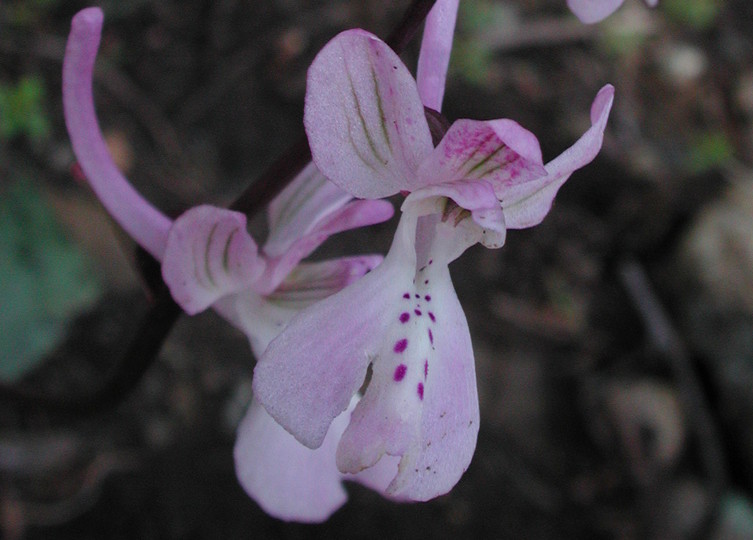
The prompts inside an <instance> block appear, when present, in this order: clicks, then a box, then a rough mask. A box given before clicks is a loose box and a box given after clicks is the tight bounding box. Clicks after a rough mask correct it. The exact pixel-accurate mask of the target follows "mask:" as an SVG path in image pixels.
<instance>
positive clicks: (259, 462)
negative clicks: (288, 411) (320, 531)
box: [234, 400, 350, 523]
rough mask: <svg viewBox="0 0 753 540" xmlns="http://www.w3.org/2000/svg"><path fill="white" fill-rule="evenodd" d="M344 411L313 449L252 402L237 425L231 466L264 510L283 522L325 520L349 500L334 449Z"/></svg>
mask: <svg viewBox="0 0 753 540" xmlns="http://www.w3.org/2000/svg"><path fill="white" fill-rule="evenodd" d="M349 416H350V413H349V412H343V413H342V414H341V415H340V416H338V417H337V418H335V420H334V421H333V422H332V426H331V428H330V430H329V433H327V436H326V437H325V438H324V441H323V443H322V445H321V446H320V447H319V448H317V449H316V450H312V449H310V448H307V447H305V446H303V445H302V444H301V443H299V442H298V441H296V440H295V438H294V437H293V436H292V435H291V434H290V433H288V432H287V431H285V430H284V429H283V428H282V427H281V426H280V425H279V424H278V423H277V422H275V421H274V420H273V419H272V417H271V416H269V414H267V412H266V411H265V410H264V407H262V406H261V405H260V404H259V402H258V401H256V400H253V401H252V402H251V406H250V407H249V409H248V412H247V413H246V416H245V417H244V418H243V420H242V421H241V424H240V427H239V428H238V438H237V440H236V443H235V450H234V456H235V470H236V474H237V476H238V480H239V481H240V483H241V485H242V486H243V489H244V490H246V493H248V495H249V496H250V497H251V498H252V499H254V500H255V501H256V502H257V503H258V504H259V506H261V507H262V508H263V509H264V511H265V512H267V513H268V514H269V515H271V516H274V517H276V518H279V519H283V520H285V521H301V522H308V523H318V522H322V521H325V520H326V519H327V518H328V517H329V516H330V515H332V514H333V513H334V512H335V510H337V509H338V508H340V506H342V505H343V504H345V501H346V500H347V499H348V494H347V493H346V492H345V489H344V488H343V486H342V482H341V480H342V475H341V474H340V472H339V471H338V470H337V466H336V465H335V449H336V447H337V443H338V441H339V439H340V435H341V434H342V432H343V430H344V429H345V426H346V425H347V423H348V418H349Z"/></svg>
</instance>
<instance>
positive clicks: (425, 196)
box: [402, 180, 507, 261]
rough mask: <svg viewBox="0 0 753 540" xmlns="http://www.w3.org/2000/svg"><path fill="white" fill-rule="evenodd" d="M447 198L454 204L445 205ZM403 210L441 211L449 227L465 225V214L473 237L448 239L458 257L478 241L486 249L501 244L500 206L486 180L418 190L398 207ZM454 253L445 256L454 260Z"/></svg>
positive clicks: (502, 227) (503, 235) (504, 234)
mask: <svg viewBox="0 0 753 540" xmlns="http://www.w3.org/2000/svg"><path fill="white" fill-rule="evenodd" d="M447 199H450V200H451V201H452V203H454V204H455V207H452V206H448V205H447V204H448V203H447ZM402 211H403V212H418V214H419V215H427V214H431V213H441V214H442V220H444V221H451V222H452V224H451V225H452V226H454V227H458V226H460V225H461V224H462V225H463V226H466V227H467V226H468V224H467V223H462V222H463V221H466V218H467V216H468V213H470V217H471V219H472V220H473V222H474V223H475V224H476V225H477V227H475V229H474V230H472V231H471V230H470V229H469V232H471V233H472V234H473V239H472V240H468V241H460V239H459V237H457V236H458V235H453V236H455V237H453V238H452V239H451V242H452V243H453V244H454V245H456V246H457V247H458V250H459V252H458V253H457V255H456V256H459V255H460V254H461V253H462V252H463V251H465V249H466V248H467V247H469V246H470V245H472V244H475V243H476V242H481V243H482V244H484V245H485V246H486V247H489V248H499V247H502V245H503V244H504V243H505V236H506V232H507V229H506V227H505V216H504V212H502V206H501V205H500V203H499V201H498V200H497V195H496V194H495V193H494V189H493V187H492V185H491V183H489V182H488V181H487V180H470V181H469V180H458V181H455V182H446V183H444V184H438V185H434V186H427V187H425V188H421V189H418V190H416V191H414V192H413V193H411V194H410V195H408V197H406V199H405V201H404V202H403V206H402ZM456 256H453V257H451V258H448V261H450V260H454V259H455V257H456Z"/></svg>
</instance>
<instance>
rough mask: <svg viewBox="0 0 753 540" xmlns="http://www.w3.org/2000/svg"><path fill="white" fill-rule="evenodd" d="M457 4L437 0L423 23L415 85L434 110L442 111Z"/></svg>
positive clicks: (426, 102) (448, 0) (455, 0)
mask: <svg viewBox="0 0 753 540" xmlns="http://www.w3.org/2000/svg"><path fill="white" fill-rule="evenodd" d="M458 4H459V0H437V2H436V3H435V4H434V7H433V8H431V11H430V12H429V15H428V16H427V17H426V23H425V25H424V35H423V37H422V39H421V53H420V54H419V55H418V69H417V70H416V84H417V85H418V94H419V95H420V96H421V101H422V102H423V104H424V105H425V106H426V107H429V108H431V109H434V110H435V111H441V110H442V99H443V98H444V87H445V81H446V80H447V67H448V66H449V64H450V52H451V51H452V38H453V34H454V33H455V20H456V19H457V14H458Z"/></svg>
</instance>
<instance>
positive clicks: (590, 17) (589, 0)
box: [567, 0, 659, 24]
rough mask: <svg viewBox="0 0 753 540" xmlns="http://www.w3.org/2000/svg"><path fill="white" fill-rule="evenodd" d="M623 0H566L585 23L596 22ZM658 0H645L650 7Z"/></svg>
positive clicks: (611, 11)
mask: <svg viewBox="0 0 753 540" xmlns="http://www.w3.org/2000/svg"><path fill="white" fill-rule="evenodd" d="M623 1H624V0H567V5H568V6H569V7H570V10H571V11H572V12H573V13H575V15H576V16H577V17H578V18H579V19H580V20H581V21H583V22H584V23H586V24H593V23H597V22H599V21H601V20H603V19H606V18H607V17H609V16H610V15H611V14H612V13H614V12H615V11H617V9H618V8H619V7H620V6H621V5H622V2H623ZM658 1H659V0H645V2H646V4H647V5H649V6H650V7H656V4H657V3H658Z"/></svg>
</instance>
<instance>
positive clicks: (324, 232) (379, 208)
mask: <svg viewBox="0 0 753 540" xmlns="http://www.w3.org/2000/svg"><path fill="white" fill-rule="evenodd" d="M338 189H339V188H338ZM394 212H395V209H394V208H393V207H392V204H390V203H389V202H388V201H381V200H377V201H370V200H366V201H353V202H350V203H348V204H346V205H345V206H341V207H340V208H337V209H336V210H334V211H333V212H331V213H330V214H329V215H325V216H322V217H321V218H320V220H319V222H318V223H313V227H312V228H311V229H310V230H309V231H308V232H306V233H305V234H303V233H302V231H301V233H300V234H301V236H299V238H298V239H297V240H294V241H293V242H292V243H290V244H289V245H288V246H287V251H285V252H284V253H282V254H281V255H280V256H278V257H275V258H268V259H267V266H266V269H265V271H264V274H263V276H262V277H261V278H260V279H259V280H258V281H257V282H256V283H254V290H256V291H257V292H259V293H261V294H271V293H272V291H274V290H275V289H276V288H277V287H278V285H279V284H280V283H281V282H282V281H283V280H284V279H285V278H286V276H287V275H288V274H289V273H290V272H291V270H293V268H295V266H296V265H297V264H298V263H299V262H300V261H301V260H302V259H304V258H305V257H307V256H309V255H310V254H311V253H312V252H313V251H314V250H315V249H316V248H318V247H319V246H320V245H322V243H323V242H324V241H325V240H327V238H329V237H330V236H332V235H333V234H337V233H339V232H343V231H348V230H350V229H357V228H358V227H365V226H368V225H374V224H376V223H381V222H383V221H386V220H388V219H390V218H391V217H392V215H393V214H394Z"/></svg>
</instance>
